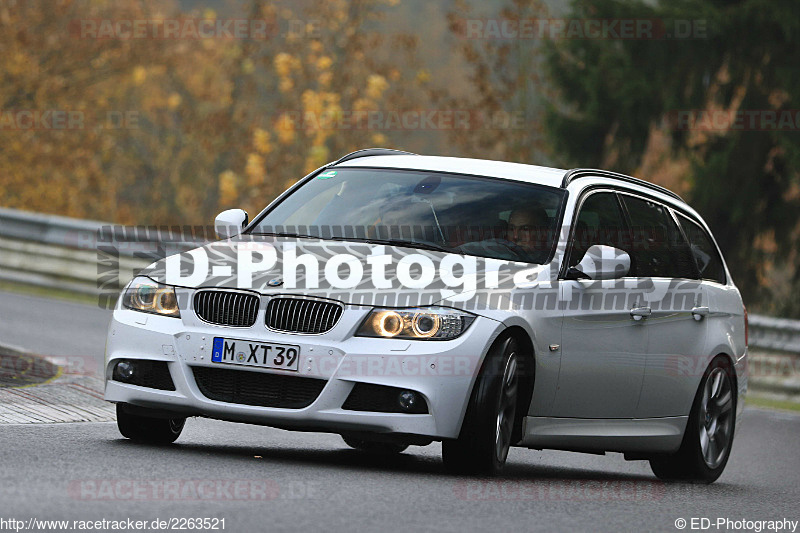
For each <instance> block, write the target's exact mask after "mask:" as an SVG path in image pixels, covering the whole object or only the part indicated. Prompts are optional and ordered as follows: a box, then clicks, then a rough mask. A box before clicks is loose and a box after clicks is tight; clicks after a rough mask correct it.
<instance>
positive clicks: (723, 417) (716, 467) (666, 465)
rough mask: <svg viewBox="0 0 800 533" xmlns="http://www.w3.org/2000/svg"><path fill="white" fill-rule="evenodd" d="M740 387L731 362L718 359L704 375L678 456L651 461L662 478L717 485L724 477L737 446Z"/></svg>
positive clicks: (656, 458) (657, 474) (652, 466)
mask: <svg viewBox="0 0 800 533" xmlns="http://www.w3.org/2000/svg"><path fill="white" fill-rule="evenodd" d="M735 423H736V387H735V382H734V380H733V369H732V368H731V364H730V360H729V359H727V358H726V357H724V356H719V357H717V358H716V359H714V360H713V361H712V362H711V364H710V365H709V366H708V368H707V369H706V371H705V374H704V375H703V380H702V381H701V382H700V387H699V388H698V390H697V394H696V395H695V399H694V404H693V405H692V412H691V414H690V416H689V422H688V423H687V426H686V431H685V433H684V436H683V442H682V443H681V447H680V449H679V450H678V452H677V453H675V454H673V455H667V456H661V457H655V458H652V459H650V467H651V468H652V469H653V473H654V474H655V475H656V476H658V477H659V478H660V479H664V480H674V481H690V482H695V483H713V482H714V481H716V479H717V478H718V477H719V476H720V475H721V474H722V471H723V470H724V469H725V465H726V464H727V463H728V458H729V457H730V453H731V446H732V445H733V433H734V426H735Z"/></svg>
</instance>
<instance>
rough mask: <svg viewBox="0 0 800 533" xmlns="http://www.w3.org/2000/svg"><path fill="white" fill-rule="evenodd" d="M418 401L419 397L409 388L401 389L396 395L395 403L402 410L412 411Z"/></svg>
mask: <svg viewBox="0 0 800 533" xmlns="http://www.w3.org/2000/svg"><path fill="white" fill-rule="evenodd" d="M419 402H420V398H419V396H418V395H417V393H416V392H413V391H410V390H404V391H401V392H400V394H398V395H397V403H399V404H400V408H401V409H403V410H404V411H414V410H415V409H416V407H417V405H418V404H419Z"/></svg>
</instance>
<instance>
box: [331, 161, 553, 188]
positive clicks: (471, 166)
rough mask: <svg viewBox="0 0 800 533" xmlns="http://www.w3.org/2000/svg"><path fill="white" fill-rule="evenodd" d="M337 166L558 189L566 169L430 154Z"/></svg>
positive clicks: (349, 162) (344, 163)
mask: <svg viewBox="0 0 800 533" xmlns="http://www.w3.org/2000/svg"><path fill="white" fill-rule="evenodd" d="M336 166H337V167H373V168H375V167H377V168H402V169H407V170H429V171H431V172H454V173H457V174H472V175H476V176H487V177H491V178H503V179H509V180H516V181H524V182H527V183H538V184H541V185H548V186H550V187H561V182H562V180H563V178H564V174H566V172H567V171H566V170H564V169H560V168H550V167H539V166H536V165H524V164H522V163H509V162H508V161H490V160H488V159H470V158H466V157H444V156H431V155H403V154H398V155H376V156H365V157H359V158H357V159H350V160H348V161H344V162H341V163H337V164H336Z"/></svg>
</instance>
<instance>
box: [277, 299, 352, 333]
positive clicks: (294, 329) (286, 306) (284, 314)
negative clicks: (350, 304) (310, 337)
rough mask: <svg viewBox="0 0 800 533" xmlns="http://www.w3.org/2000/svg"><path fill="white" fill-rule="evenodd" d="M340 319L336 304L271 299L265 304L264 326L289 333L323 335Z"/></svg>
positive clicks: (340, 312) (338, 306)
mask: <svg viewBox="0 0 800 533" xmlns="http://www.w3.org/2000/svg"><path fill="white" fill-rule="evenodd" d="M341 317H342V306H341V305H340V304H338V303H334V302H328V301H324V300H311V299H308V298H273V299H272V300H270V301H269V304H267V313H266V317H265V320H266V324H267V327H268V328H270V329H274V330H276V331H286V332H290V333H325V332H326V331H330V330H331V329H333V326H335V325H336V323H337V322H339V319H340V318H341Z"/></svg>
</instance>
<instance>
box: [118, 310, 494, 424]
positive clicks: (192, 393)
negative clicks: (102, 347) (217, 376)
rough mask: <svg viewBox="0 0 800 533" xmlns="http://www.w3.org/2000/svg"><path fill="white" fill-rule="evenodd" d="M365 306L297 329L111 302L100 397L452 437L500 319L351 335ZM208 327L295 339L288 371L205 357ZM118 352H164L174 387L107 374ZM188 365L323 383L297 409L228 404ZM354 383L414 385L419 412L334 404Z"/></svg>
mask: <svg viewBox="0 0 800 533" xmlns="http://www.w3.org/2000/svg"><path fill="white" fill-rule="evenodd" d="M368 312H369V309H367V308H362V307H347V308H346V310H345V312H344V314H343V315H342V318H341V320H340V322H339V323H338V324H337V325H336V326H335V327H334V328H333V329H332V330H331V331H329V332H328V333H325V334H323V335H299V334H290V333H279V332H274V331H270V330H268V329H267V328H266V327H265V326H264V320H263V310H262V311H261V312H260V313H261V314H260V316H259V319H258V320H257V321H256V324H255V325H254V326H252V327H250V328H234V327H224V326H215V325H212V324H208V323H205V322H202V321H200V320H199V319H197V317H196V316H195V315H194V313H193V312H192V311H191V310H187V311H183V312H182V318H181V319H176V318H168V317H162V316H156V315H148V314H145V313H140V312H137V311H131V310H128V309H122V308H117V309H116V310H115V311H114V316H113V318H112V321H111V324H110V326H109V332H108V342H107V345H106V364H105V372H106V389H105V399H106V400H108V401H111V402H115V403H127V404H131V405H135V406H140V407H146V408H153V409H159V410H164V411H169V412H173V413H176V414H180V415H182V416H204V417H209V418H216V419H221V420H229V421H236V422H247V423H254V424H262V425H268V426H274V427H281V428H286V429H297V430H307V431H327V432H334V433H348V432H352V433H356V432H359V433H360V432H368V433H384V434H405V435H416V436H421V437H431V438H433V439H443V438H455V437H457V436H458V433H459V431H460V428H461V422H462V420H463V418H464V413H465V412H466V407H467V402H468V400H469V395H470V392H471V390H472V385H473V383H474V381H475V377H476V375H477V373H478V369H480V365H481V364H482V362H483V357H484V355H485V354H486V352H487V351H488V348H489V346H490V345H491V343H492V341H493V340H494V339H495V338H496V336H497V335H498V334H499V333H500V331H501V330H502V325H501V324H500V323H499V322H497V321H495V320H492V319H489V318H485V317H477V318H476V320H475V321H474V322H473V323H472V324H471V325H470V327H469V328H468V329H467V331H466V332H465V333H464V334H462V335H461V336H460V337H459V338H457V339H454V340H451V341H405V340H397V339H371V338H360V337H353V334H354V332H355V330H356V328H357V327H358V326H359V325H360V324H361V322H362V320H363V319H364V317H365V316H366V314H367V313H368ZM214 337H226V338H236V339H243V340H250V341H256V342H273V343H279V344H293V345H297V346H299V347H300V356H299V358H300V359H299V367H298V371H297V372H287V371H280V370H270V369H261V368H254V367H244V366H234V365H222V364H219V363H212V362H211V361H210V359H211V345H212V343H213V339H214ZM120 359H146V360H153V361H164V362H166V363H167V366H168V368H169V372H170V375H171V377H172V381H173V382H174V384H175V390H174V391H165V390H157V389H152V388H147V387H141V386H136V385H130V384H126V383H122V382H119V381H113V380H112V379H111V375H112V370H113V368H114V365H115V364H116V362H117V361H119V360H120ZM194 366H200V367H212V368H220V367H222V368H227V369H233V370H243V371H251V372H264V373H279V374H283V375H288V374H291V375H293V376H298V377H309V378H318V379H324V380H326V381H327V383H326V384H325V386H324V388H323V389H322V392H321V393H320V394H319V396H317V398H316V400H314V401H313V403H311V404H310V405H309V406H308V407H305V408H302V409H286V408H274V407H258V406H252V405H241V404H233V403H227V402H221V401H215V400H211V399H209V398H207V397H206V396H204V395H203V394H202V393H201V391H200V389H199V388H198V385H197V383H196V381H195V378H194V374H193V372H192V368H191V367H194ZM356 383H370V384H375V385H385V386H391V387H399V388H403V389H410V390H413V391H416V392H418V393H420V394H421V395H422V396H423V397H424V398H425V401H426V402H427V404H428V414H405V413H382V412H380V413H379V412H367V411H352V410H345V409H342V405H343V404H344V402H345V400H346V399H347V397H348V395H349V394H350V392H351V390H352V388H353V386H354V385H355V384H356Z"/></svg>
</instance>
